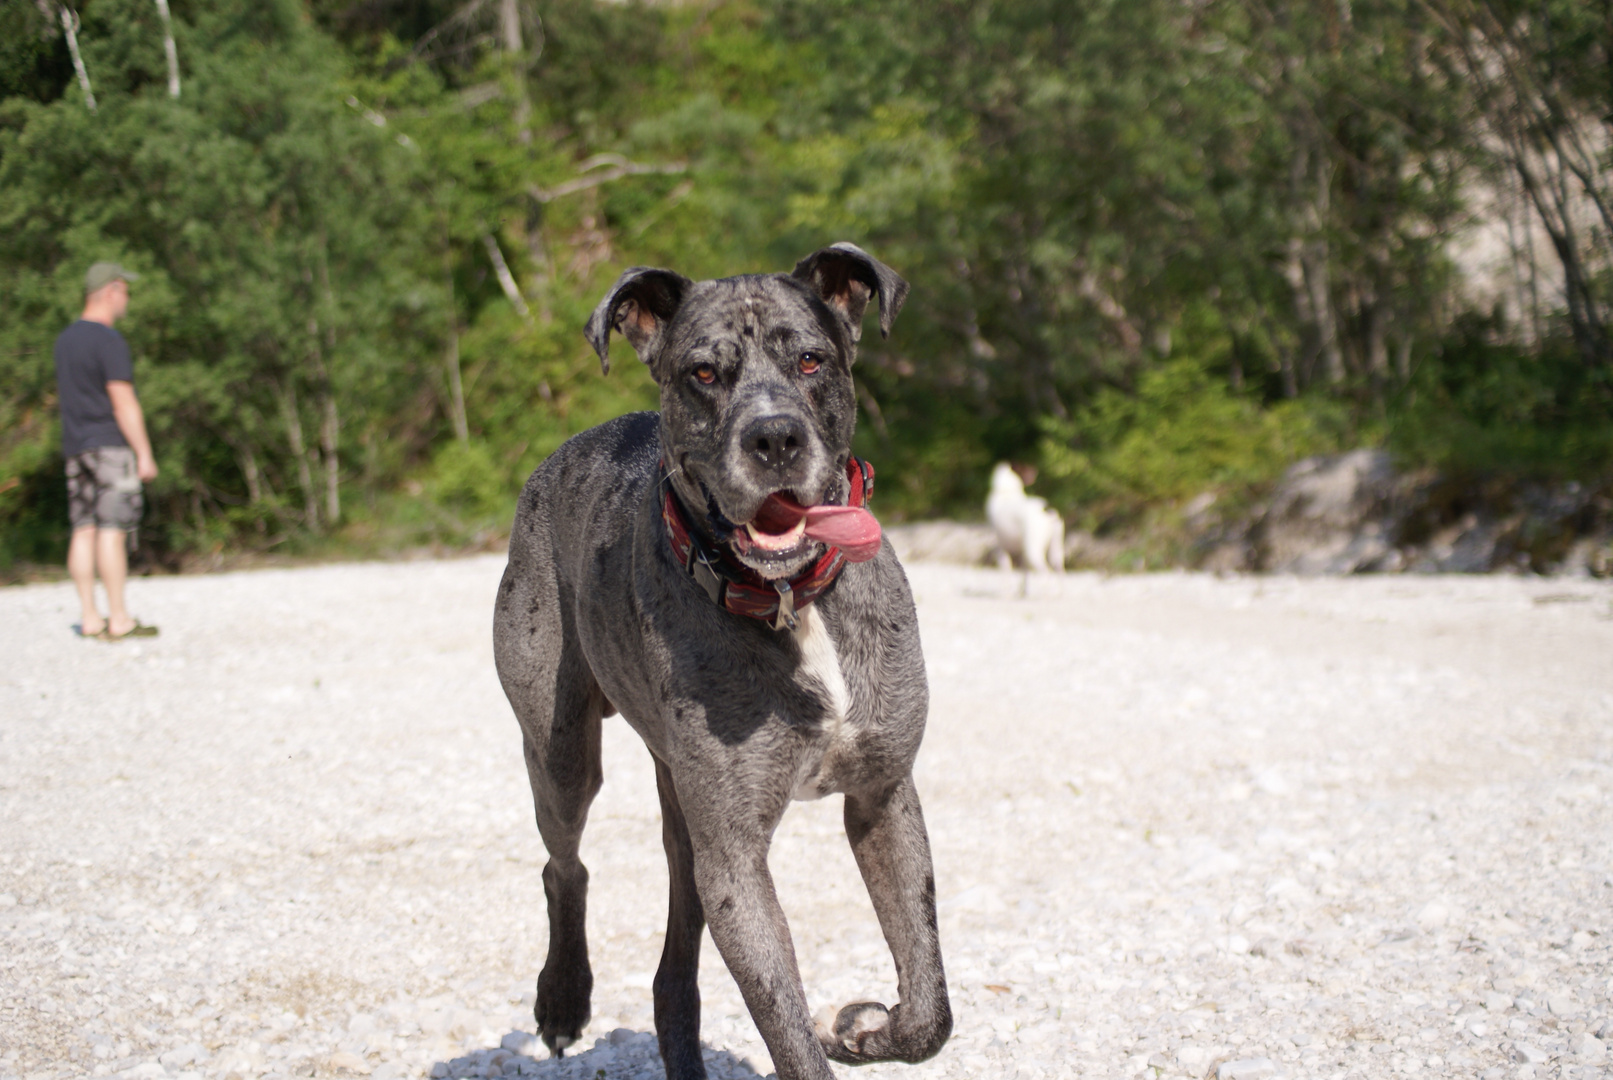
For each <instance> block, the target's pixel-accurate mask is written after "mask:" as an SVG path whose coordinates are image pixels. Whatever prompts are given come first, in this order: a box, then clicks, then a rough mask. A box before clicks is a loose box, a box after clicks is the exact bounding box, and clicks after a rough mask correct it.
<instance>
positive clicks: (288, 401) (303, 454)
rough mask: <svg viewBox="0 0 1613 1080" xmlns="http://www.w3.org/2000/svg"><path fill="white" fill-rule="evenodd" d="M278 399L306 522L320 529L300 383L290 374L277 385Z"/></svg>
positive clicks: (314, 528) (310, 526) (313, 527)
mask: <svg viewBox="0 0 1613 1080" xmlns="http://www.w3.org/2000/svg"><path fill="white" fill-rule="evenodd" d="M275 397H276V399H278V401H279V402H280V419H281V421H282V422H283V423H284V424H285V425H286V444H287V445H288V446H289V447H290V448H291V456H292V457H293V458H295V459H296V462H297V484H298V486H299V487H301V488H302V511H303V522H304V524H306V525H307V526H308V528H310V529H312V530H314V531H315V532H317V531H318V530H319V500H318V498H317V497H316V496H315V495H314V476H313V471H312V470H311V469H310V468H309V467H308V447H307V444H306V443H304V442H303V437H302V417H301V416H300V415H299V414H298V410H297V384H296V381H295V380H294V379H293V378H292V377H291V376H290V375H287V376H286V377H285V380H284V381H283V382H280V383H276V384H275Z"/></svg>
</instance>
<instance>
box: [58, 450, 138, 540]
mask: <svg viewBox="0 0 1613 1080" xmlns="http://www.w3.org/2000/svg"><path fill="white" fill-rule="evenodd" d="M144 509H145V500H144V499H143V498H142V497H141V494H140V476H139V474H137V473H136V472H135V462H134V451H133V450H131V449H130V448H129V447H127V446H97V447H96V448H95V449H93V450H86V451H84V452H83V453H82V454H75V455H74V456H72V457H70V458H68V459H67V517H68V520H69V521H71V522H72V523H73V528H75V529H83V528H88V527H89V526H91V525H93V526H96V527H97V528H101V529H122V530H123V531H124V532H132V531H134V529H135V527H136V526H138V525H139V524H140V512H141V511H142V510H144Z"/></svg>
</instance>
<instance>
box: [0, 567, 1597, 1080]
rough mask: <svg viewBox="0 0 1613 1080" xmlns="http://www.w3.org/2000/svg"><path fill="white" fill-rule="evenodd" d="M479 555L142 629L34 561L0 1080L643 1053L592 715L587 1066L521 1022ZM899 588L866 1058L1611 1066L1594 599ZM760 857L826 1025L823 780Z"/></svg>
mask: <svg viewBox="0 0 1613 1080" xmlns="http://www.w3.org/2000/svg"><path fill="white" fill-rule="evenodd" d="M501 569H502V560H501V559H499V558H495V557H484V558H476V559H470V560H464V561H451V562H426V563H394V564H372V565H348V566H331V567H322V568H315V569H302V570H287V571H259V572H253V573H241V574H226V575H218V576H211V577H180V578H165V579H152V580H142V581H137V582H135V583H134V584H133V585H132V586H131V588H130V592H131V599H132V601H133V604H134V607H135V611H136V612H137V613H138V614H139V615H140V616H142V617H143V618H145V619H146V620H147V621H155V622H158V623H160V624H161V626H162V628H163V635H162V637H160V638H158V639H156V640H155V641H149V642H145V643H135V642H125V643H122V644H119V645H112V646H109V645H103V644H98V643H94V642H86V641H79V640H76V639H74V638H73V637H71V636H70V634H69V632H68V629H67V626H68V623H69V622H71V621H72V618H73V614H72V612H73V600H72V592H71V588H70V587H69V586H67V585H65V584H60V585H32V586H26V587H19V588H12V589H6V590H3V591H0V655H3V656H4V657H5V661H4V664H3V670H0V823H3V824H0V1077H8V1078H9V1077H29V1078H33V1077H41V1078H43V1077H68V1076H85V1075H95V1076H105V1075H110V1074H116V1075H119V1076H123V1077H129V1078H131V1080H132V1078H141V1080H157V1078H161V1077H176V1078H185V1080H198V1078H203V1077H206V1078H212V1077H228V1076H231V1075H234V1076H238V1077H242V1078H247V1077H260V1076H284V1077H291V1076H354V1075H359V1074H368V1075H370V1076H371V1077H374V1078H377V1080H383V1078H390V1077H400V1076H484V1075H500V1074H502V1075H505V1076H509V1075H512V1074H516V1073H519V1074H521V1075H537V1076H544V1077H578V1078H581V1077H589V1078H592V1080H598V1078H599V1077H604V1078H606V1080H618V1078H628V1077H659V1076H660V1075H661V1073H660V1067H659V1064H658V1062H657V1060H656V1058H655V1054H654V1047H653V1042H652V1040H651V1037H650V1036H649V1035H648V1034H647V1032H649V1031H650V1029H651V1009H650V994H649V984H650V977H651V973H652V972H653V970H654V966H655V964H656V961H657V958H658V955H659V950H660V944H661V927H662V920H663V919H664V896H665V888H666V877H665V864H664V861H663V857H662V854H661V850H660V830H659V826H658V822H657V809H656V799H655V794H654V783H653V779H652V772H651V769H650V764H649V759H648V756H647V755H646V753H645V752H644V750H643V748H642V747H641V746H640V745H639V744H638V743H637V741H636V740H635V739H634V737H633V736H632V735H631V733H630V732H629V731H628V729H627V728H626V726H625V725H624V724H622V723H621V722H620V721H610V722H608V723H607V725H606V736H605V738H606V776H605V787H604V790H603V791H602V792H601V794H600V797H599V799H598V801H597V802H596V803H595V806H594V812H593V818H592V824H591V828H590V830H589V832H588V834H587V837H586V838H585V841H584V858H585V859H586V860H587V862H588V864H589V866H590V868H591V869H592V872H593V885H594V887H593V893H592V897H591V904H590V911H589V914H590V919H591V924H592V925H591V940H592V946H593V958H594V968H595V972H596V977H597V983H596V987H595V999H594V1009H595V1014H596V1016H595V1020H594V1022H593V1025H592V1027H591V1028H590V1031H589V1033H588V1036H589V1037H588V1039H587V1040H585V1043H584V1046H592V1047H593V1048H592V1049H589V1050H587V1051H586V1052H584V1053H581V1054H580V1055H578V1056H576V1057H571V1058H566V1059H563V1060H562V1061H549V1060H547V1059H542V1055H541V1052H539V1053H538V1055H537V1057H536V1058H534V1057H533V1056H530V1052H531V1051H533V1050H535V1049H537V1048H536V1047H534V1045H533V1043H532V1040H531V1036H530V1035H525V1034H523V1033H526V1032H530V1031H531V1030H532V1017H531V988H532V984H533V981H534V979H535V978H536V975H537V971H538V968H539V966H540V965H541V960H542V957H543V953H544V942H545V933H546V928H545V923H544V916H543V898H542V887H541V883H540V880H539V870H540V868H541V867H542V864H543V859H544V855H543V850H542V847H541V845H540V843H539V840H538V836H537V830H536V828H535V827H534V825H533V824H532V820H531V809H530V803H529V801H528V800H529V796H528V792H527V789H526V781H525V777H524V776H523V774H522V772H521V762H520V753H519V740H518V736H517V731H516V726H515V722H514V720H513V718H512V717H511V716H510V714H509V709H508V707H507V705H506V704H505V702H504V700H503V696H502V694H501V693H500V691H499V687H498V683H497V680H496V677H495V675H494V672H493V664H492V656H491V645H490V640H489V639H490V634H489V625H490V622H491V605H492V596H493V590H494V586H495V584H496V582H497V579H498V575H499V573H500V571H501ZM910 573H911V576H912V578H913V581H914V586H915V591H916V594H917V596H918V601H919V612H920V616H921V619H922V623H923V633H924V637H925V643H926V654H927V657H928V661H929V666H930V678H931V684H932V697H933V702H934V704H933V707H932V712H931V726H930V731H929V736H928V738H927V740H926V743H925V748H924V751H923V753H922V754H921V755H920V758H919V777H918V779H919V787H920V790H921V792H922V793H923V795H924V798H925V800H926V803H927V809H928V819H929V824H930V831H931V837H932V840H933V843H934V848H935V857H936V864H937V865H936V871H937V880H938V885H939V889H940V895H941V897H942V913H941V926H942V935H943V946H944V952H945V955H946V959H947V964H948V973H949V976H950V979H951V985H952V992H953V1004H954V1010H955V1012H956V1016H957V1024H956V1034H955V1036H954V1038H953V1041H952V1043H951V1044H950V1045H949V1046H948V1047H947V1049H946V1050H945V1051H943V1053H942V1054H941V1055H940V1056H939V1057H938V1058H936V1059H935V1060H934V1061H931V1062H929V1063H926V1064H924V1065H921V1066H916V1067H912V1066H876V1067H871V1068H868V1069H865V1070H862V1071H860V1072H859V1073H857V1075H859V1076H866V1077H869V1078H870V1080H873V1078H882V1077H897V1076H902V1077H911V1078H915V1080H918V1078H925V1077H934V1078H938V1077H1003V1078H1014V1077H1020V1078H1041V1077H1048V1078H1052V1077H1088V1076H1090V1077H1129V1076H1137V1075H1139V1074H1141V1075H1143V1076H1146V1077H1148V1080H1158V1078H1159V1077H1173V1076H1192V1077H1205V1076H1219V1077H1221V1078H1227V1080H1232V1078H1235V1080H1261V1078H1269V1077H1288V1078H1298V1077H1319V1078H1335V1077H1388V1076H1394V1075H1399V1074H1403V1075H1408V1076H1453V1077H1474V1076H1478V1077H1483V1078H1486V1080H1493V1078H1499V1077H1506V1078H1514V1077H1515V1078H1519V1080H1526V1078H1529V1077H1536V1078H1547V1077H1565V1078H1576V1080H1577V1078H1580V1077H1597V1078H1604V1077H1608V1076H1610V1075H1613V1066H1610V1064H1609V1059H1608V1055H1607V1044H1608V1043H1609V1042H1613V915H1610V913H1613V589H1610V588H1609V586H1608V585H1607V584H1605V583H1597V582H1592V581H1577V580H1576V581H1571V582H1565V581H1542V580H1539V579H1520V578H1507V577H1484V578H1436V577H1377V578H1351V579H1335V580H1305V581H1301V580H1296V579H1280V578H1279V579H1271V578H1268V579H1256V578H1228V579H1216V578H1213V577H1206V576H1194V575H1155V576H1138V577H1120V578H1107V579H1106V578H1103V577H1099V576H1092V575H1071V576H1070V577H1067V578H1064V579H1061V580H1051V579H1049V580H1040V581H1035V582H1032V583H1031V588H1030V596H1029V597H1028V598H1023V599H1021V598H1019V597H1017V596H1016V595H1015V594H1016V592H1017V585H1018V579H1017V578H1009V577H1003V576H999V575H997V574H995V573H993V572H990V571H984V570H970V569H963V568H955V567H942V566H926V565H918V566H915V567H912V568H911V569H910ZM773 864H774V867H775V871H776V875H777V878H778V882H779V887H780V892H781V895H782V898H783V902H784V906H785V908H786V910H787V911H788V913H789V915H790V919H791V924H792V926H793V927H794V933H795V939H796V945H797V950H798V952H799V954H800V956H801V961H802V966H803V974H804V976H805V981H806V985H807V992H808V997H809V999H810V1000H811V1002H812V1003H813V1005H814V1007H816V1006H818V1005H822V1004H828V1003H843V1002H845V1001H847V1000H851V999H855V998H860V997H864V996H880V997H882V998H883V999H884V1000H885V1001H887V1002H889V1001H890V1000H891V996H892V994H893V989H894V975H893V972H892V970H891V966H890V959H889V955H888V953H887V952H886V951H885V948H884V945H883V942H882V941H881V939H880V935H879V931H878V926H877V924H876V923H875V921H874V918H873V913H872V910H871V909H870V907H869V905H868V901H867V898H866V896H865V894H864V892H863V889H862V886H861V882H860V881H859V879H858V877H857V873H856V870H855V867H854V864H853V863H852V861H851V858H850V855H849V853H848V852H847V850H846V847H845V841H844V837H843V836H842V834H841V829H840V823H839V806H838V800H835V799H828V800H824V801H822V802H819V803H804V804H799V805H797V806H795V807H793V808H792V810H791V812H790V814H789V815H788V817H787V818H786V819H785V823H784V825H783V827H782V828H781V830H780V834H779V836H778V839H777V842H776V844H775V847H774V855H773ZM702 992H703V994H704V996H705V1001H706V1012H705V1017H706V1019H705V1027H704V1034H705V1037H706V1039H707V1045H708V1047H709V1048H710V1054H709V1057H710V1060H711V1063H712V1065H711V1067H712V1072H713V1076H714V1077H717V1078H723V1077H749V1076H751V1075H752V1070H753V1069H754V1070H755V1072H757V1073H762V1074H765V1073H766V1072H768V1070H769V1069H770V1067H771V1066H770V1063H769V1061H768V1058H767V1054H766V1051H765V1049H764V1048H763V1047H762V1045H761V1043H760V1041H759V1040H758V1038H757V1035H756V1032H755V1029H754V1028H753V1027H752V1025H751V1023H750V1019H749V1017H748V1015H747V1014H746V1013H745V1011H744V1008H743V1006H742V1004H741V1002H740V999H739V995H738V992H737V990H736V988H735V987H734V984H733V982H732V980H731V979H730V978H729V977H728V974H727V972H726V970H725V969H724V968H723V966H722V964H721V962H720V960H719V959H718V958H717V956H716V954H715V952H714V951H713V950H712V949H711V947H710V945H709V943H708V945H707V949H706V958H705V963H704V967H703V969H702ZM596 1039H597V1040H598V1041H597V1043H595V1042H594V1040H596ZM501 1046H502V1047H503V1048H502V1049H501ZM841 1072H842V1073H843V1074H844V1075H847V1076H850V1075H852V1074H853V1071H852V1070H841Z"/></svg>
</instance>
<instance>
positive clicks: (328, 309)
mask: <svg viewBox="0 0 1613 1080" xmlns="http://www.w3.org/2000/svg"><path fill="white" fill-rule="evenodd" d="M319 283H320V287H321V291H322V292H323V293H324V299H325V351H324V354H323V355H321V354H320V353H319V344H318V342H319V339H318V336H317V335H318V332H319V331H318V325H317V323H315V324H314V325H313V330H314V333H315V339H314V349H315V354H314V358H315V363H316V364H317V366H318V370H319V377H320V383H321V396H322V398H323V401H322V403H321V404H322V408H321V415H320V423H319V448H320V453H321V455H322V456H323V457H324V460H325V522H326V524H328V525H332V526H334V525H335V524H336V523H337V522H338V521H340V520H341V517H342V495H341V484H342V470H341V442H340V436H341V420H340V418H339V417H338V415H337V411H336V382H335V380H334V379H333V378H332V375H331V367H332V366H333V365H334V364H335V363H336V294H335V292H334V291H333V290H332V289H331V287H330V256H329V241H328V240H327V238H326V236H325V232H324V230H320V233H319Z"/></svg>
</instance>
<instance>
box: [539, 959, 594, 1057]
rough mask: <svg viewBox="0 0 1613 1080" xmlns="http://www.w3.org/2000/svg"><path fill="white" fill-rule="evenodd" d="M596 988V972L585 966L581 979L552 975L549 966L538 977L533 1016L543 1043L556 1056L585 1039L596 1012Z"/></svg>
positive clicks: (560, 1055)
mask: <svg viewBox="0 0 1613 1080" xmlns="http://www.w3.org/2000/svg"><path fill="white" fill-rule="evenodd" d="M593 989H594V979H593V973H592V972H589V971H587V970H586V969H585V970H584V971H583V972H582V977H581V978H577V977H576V975H575V974H574V975H573V977H572V978H571V979H560V978H550V977H549V969H548V968H547V967H545V968H544V970H543V974H541V975H539V976H538V1000H537V1002H536V1003H535V1004H534V1005H533V1006H532V1018H533V1019H534V1020H536V1021H537V1022H538V1034H539V1035H540V1036H542V1038H543V1042H544V1045H546V1046H547V1047H548V1048H549V1052H550V1053H552V1054H553V1055H554V1056H555V1057H564V1056H565V1053H566V1047H568V1046H571V1045H572V1044H573V1043H575V1042H576V1041H577V1040H578V1039H581V1038H582V1033H583V1029H584V1028H586V1027H587V1026H588V1021H589V1019H590V1017H591V1015H592V1013H593V1009H592V1008H591V1006H590V1004H589V998H590V997H592V994H593Z"/></svg>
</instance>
